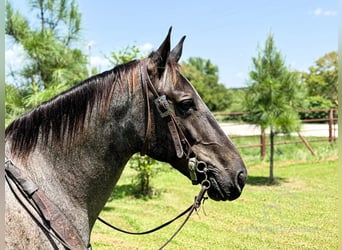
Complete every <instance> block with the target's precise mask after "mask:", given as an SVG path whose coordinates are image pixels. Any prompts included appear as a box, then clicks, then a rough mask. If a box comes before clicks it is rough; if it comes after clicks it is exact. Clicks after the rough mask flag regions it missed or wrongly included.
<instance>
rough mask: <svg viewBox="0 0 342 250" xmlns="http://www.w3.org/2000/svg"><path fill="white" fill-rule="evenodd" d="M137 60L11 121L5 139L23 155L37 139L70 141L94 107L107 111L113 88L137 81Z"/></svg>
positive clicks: (27, 152)
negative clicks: (9, 140) (9, 139)
mask: <svg viewBox="0 0 342 250" xmlns="http://www.w3.org/2000/svg"><path fill="white" fill-rule="evenodd" d="M138 62H139V61H132V62H130V63H126V64H122V65H119V66H116V67H115V68H113V69H111V70H108V71H105V72H103V73H100V74H98V75H95V76H93V77H90V78H88V79H86V80H84V81H83V82H81V83H79V84H78V85H76V86H74V87H72V88H70V89H68V90H66V91H64V92H62V93H60V94H59V95H57V96H56V97H54V98H52V99H50V100H49V101H46V102H43V103H42V104H40V105H39V106H37V107H36V108H34V109H32V110H31V111H29V112H28V113H26V114H24V115H22V116H20V117H19V118H17V119H16V120H14V121H13V122H12V123H11V124H10V125H9V126H8V127H7V128H6V130H5V139H8V138H11V150H12V152H14V154H16V155H18V156H21V157H25V156H27V155H28V154H29V153H30V152H31V151H32V150H33V149H34V148H35V147H36V145H37V142H38V140H41V141H42V142H43V144H44V145H47V144H48V143H49V141H50V140H53V141H54V142H57V143H62V142H63V141H64V139H65V138H66V139H67V141H68V143H70V142H72V141H73V139H74V138H75V135H76V134H78V133H82V132H83V131H84V128H85V126H86V124H87V121H88V122H89V121H90V117H91V116H92V111H93V110H94V109H96V110H97V111H98V113H99V114H104V113H105V112H106V111H107V110H108V108H109V105H110V103H111V100H112V98H113V95H114V93H115V89H116V87H118V86H119V87H120V89H122V84H123V83H124V82H128V83H132V84H133V85H132V86H133V87H134V85H136V84H137V77H136V76H137V73H138V67H136V65H137V64H138ZM133 87H132V88H133ZM128 88H130V86H128Z"/></svg>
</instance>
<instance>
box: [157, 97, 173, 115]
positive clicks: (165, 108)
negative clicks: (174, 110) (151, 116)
mask: <svg viewBox="0 0 342 250" xmlns="http://www.w3.org/2000/svg"><path fill="white" fill-rule="evenodd" d="M154 104H155V105H156V108H157V110H158V112H159V114H160V116H161V117H162V118H165V117H167V116H169V115H170V114H171V112H170V105H169V102H168V101H167V99H166V95H162V96H159V97H157V98H156V99H155V100H154Z"/></svg>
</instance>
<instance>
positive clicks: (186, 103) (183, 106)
mask: <svg viewBox="0 0 342 250" xmlns="http://www.w3.org/2000/svg"><path fill="white" fill-rule="evenodd" d="M178 106H179V109H180V111H181V112H182V113H183V114H185V113H186V112H188V111H189V109H191V108H193V107H195V104H194V101H193V100H192V99H186V100H183V101H181V102H179V103H178Z"/></svg>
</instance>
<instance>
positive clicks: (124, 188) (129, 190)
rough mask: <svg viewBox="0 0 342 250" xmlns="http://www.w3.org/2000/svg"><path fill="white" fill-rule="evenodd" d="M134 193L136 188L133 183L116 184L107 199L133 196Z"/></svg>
mask: <svg viewBox="0 0 342 250" xmlns="http://www.w3.org/2000/svg"><path fill="white" fill-rule="evenodd" d="M136 193H137V189H136V186H135V185H134V184H125V185H116V186H115V187H114V189H113V191H112V194H111V195H110V197H109V199H108V201H112V200H117V199H122V198H125V197H127V196H135V195H136Z"/></svg>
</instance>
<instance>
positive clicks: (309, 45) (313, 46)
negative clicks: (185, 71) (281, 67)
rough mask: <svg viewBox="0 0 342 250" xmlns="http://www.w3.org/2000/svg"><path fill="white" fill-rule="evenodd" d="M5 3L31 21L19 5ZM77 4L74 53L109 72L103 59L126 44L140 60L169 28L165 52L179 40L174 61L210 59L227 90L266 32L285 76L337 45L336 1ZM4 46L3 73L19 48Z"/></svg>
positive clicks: (238, 81)
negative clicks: (79, 27)
mask: <svg viewBox="0 0 342 250" xmlns="http://www.w3.org/2000/svg"><path fill="white" fill-rule="evenodd" d="M11 2H12V4H13V6H14V8H15V9H18V10H19V11H21V12H23V13H25V14H26V15H27V16H29V18H30V20H36V16H35V15H33V14H32V13H30V11H28V8H27V2H28V1H27V0H26V1H24V0H15V1H13V0H12V1H11ZM77 2H78V5H79V10H80V12H81V13H82V32H81V37H82V39H81V41H80V43H79V48H80V49H82V50H83V51H84V52H85V53H87V54H88V55H90V58H91V60H90V62H91V66H92V67H97V68H99V69H100V70H101V71H104V70H107V69H109V68H110V67H111V66H110V65H109V63H108V62H107V60H106V59H105V55H107V56H109V55H110V53H111V52H115V51H119V50H122V49H124V48H125V47H126V46H128V45H129V46H132V45H135V46H138V47H139V48H140V50H141V51H143V52H144V53H146V54H147V53H149V52H150V51H151V50H152V49H157V48H158V47H159V45H160V43H161V42H162V41H163V40H164V38H165V36H166V34H167V31H168V29H169V27H170V26H172V27H173V31H172V38H171V42H172V45H171V46H172V47H173V46H175V45H176V44H177V43H178V41H179V40H180V39H181V37H182V36H183V35H186V40H185V42H184V47H183V55H182V58H181V61H182V60H183V61H186V60H187V59H188V58H189V57H201V58H204V59H210V60H211V62H212V63H213V64H215V65H217V66H218V68H219V81H220V83H223V84H224V85H225V86H226V87H228V88H239V87H245V86H247V82H248V79H249V78H248V72H249V71H250V70H251V69H252V57H255V56H256V55H257V53H258V48H260V49H262V48H263V47H264V44H265V41H266V39H267V37H268V35H269V34H270V32H272V33H273V35H274V39H275V44H276V47H277V49H278V50H279V51H280V52H281V54H282V55H283V57H284V59H285V64H286V65H287V66H288V67H289V68H290V69H291V70H300V71H307V70H308V68H309V67H310V66H313V65H314V64H315V61H316V60H317V59H318V58H320V57H322V56H323V55H324V54H326V53H329V52H331V51H337V46H338V27H339V21H340V18H339V15H340V13H338V10H339V8H338V7H339V3H338V0H287V1H274V0H248V1H247V0H240V1H231V0H226V1H224V0H210V1H207V0H196V1H194V0H188V1H185V0H182V1H180V0H173V1H160V0H145V1H138V0H136V1H133V0H121V1H104V0H97V1H85V0H83V1H81V0H79V1H77ZM9 40H10V39H8V38H7V37H6V41H5V46H6V48H5V50H6V51H5V56H6V58H5V59H6V70H8V69H9V68H10V67H11V68H15V67H16V66H17V65H20V64H21V61H22V60H23V56H22V54H20V53H21V52H20V51H21V48H20V47H19V46H18V45H16V44H14V43H13V42H9ZM89 48H90V49H89Z"/></svg>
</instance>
